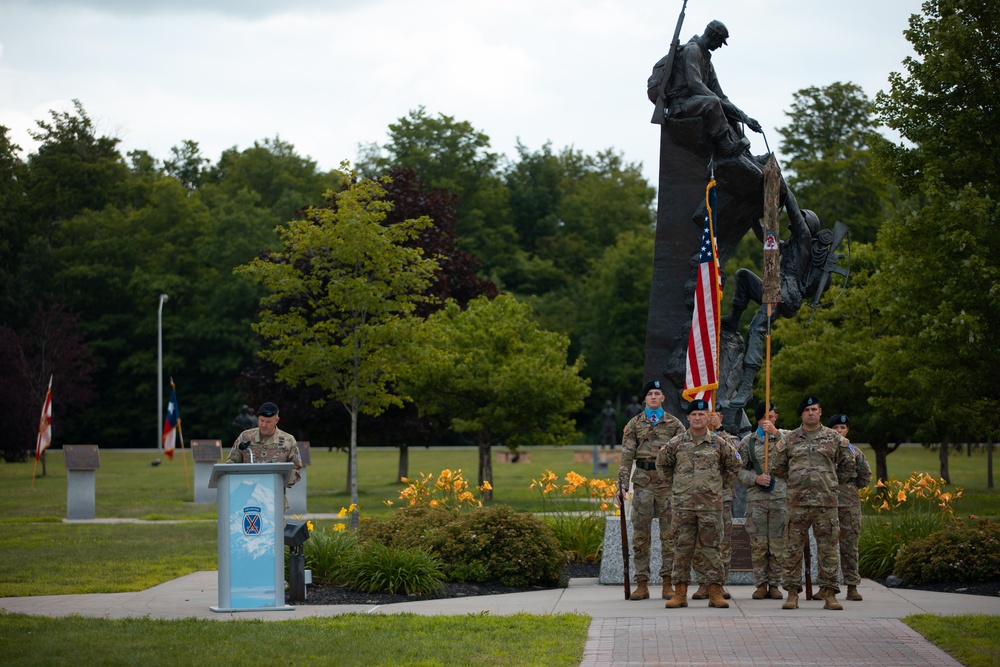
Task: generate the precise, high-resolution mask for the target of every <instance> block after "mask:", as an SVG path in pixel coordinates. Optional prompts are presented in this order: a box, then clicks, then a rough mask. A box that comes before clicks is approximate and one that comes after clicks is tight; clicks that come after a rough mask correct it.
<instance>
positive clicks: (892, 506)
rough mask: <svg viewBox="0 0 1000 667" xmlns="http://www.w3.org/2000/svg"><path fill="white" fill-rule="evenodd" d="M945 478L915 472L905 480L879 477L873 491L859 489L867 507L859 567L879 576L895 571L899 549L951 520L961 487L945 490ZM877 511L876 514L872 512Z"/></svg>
mask: <svg viewBox="0 0 1000 667" xmlns="http://www.w3.org/2000/svg"><path fill="white" fill-rule="evenodd" d="M944 485H945V482H944V480H943V479H935V478H934V477H932V476H931V475H929V474H927V473H918V472H915V473H913V474H912V475H910V477H909V478H907V479H905V480H897V479H893V478H889V479H887V480H879V481H878V482H877V483H876V484H875V488H874V490H873V489H871V488H864V489H860V494H861V503H862V507H863V508H867V512H866V516H865V517H864V518H863V519H862V523H861V537H860V539H859V540H858V569H859V572H860V574H861V576H863V577H869V578H871V579H877V578H879V577H884V576H885V575H887V574H890V573H892V571H893V568H894V567H895V564H896V558H897V556H898V554H899V550H900V549H901V548H902V547H903V546H904V545H907V544H911V543H913V542H915V541H916V540H920V539H922V538H925V537H927V536H928V535H930V534H931V533H934V532H936V531H938V530H940V529H941V528H943V527H944V526H946V525H948V524H949V523H951V522H952V520H953V516H954V508H953V506H952V505H953V503H954V502H955V501H957V500H959V499H961V497H962V488H961V487H955V490H954V491H946V490H945V488H944ZM872 512H874V514H872Z"/></svg>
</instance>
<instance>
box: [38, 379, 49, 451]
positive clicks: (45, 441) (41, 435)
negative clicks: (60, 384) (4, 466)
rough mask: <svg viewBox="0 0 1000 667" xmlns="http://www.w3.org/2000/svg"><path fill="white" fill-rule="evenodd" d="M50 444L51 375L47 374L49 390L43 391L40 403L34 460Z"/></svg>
mask: <svg viewBox="0 0 1000 667" xmlns="http://www.w3.org/2000/svg"><path fill="white" fill-rule="evenodd" d="M51 444H52V376H51V375H50V376H49V390H48V391H47V392H45V403H44V404H43V405H42V419H41V421H39V422H38V440H37V442H36V443H35V460H36V461H38V460H39V459H41V458H42V452H44V451H45V450H46V449H48V448H49V445H51Z"/></svg>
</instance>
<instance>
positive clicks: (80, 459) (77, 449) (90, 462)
mask: <svg viewBox="0 0 1000 667" xmlns="http://www.w3.org/2000/svg"><path fill="white" fill-rule="evenodd" d="M63 455H64V456H65V457H66V470H97V469H98V468H100V467H101V456H100V453H99V452H98V447H97V445H63Z"/></svg>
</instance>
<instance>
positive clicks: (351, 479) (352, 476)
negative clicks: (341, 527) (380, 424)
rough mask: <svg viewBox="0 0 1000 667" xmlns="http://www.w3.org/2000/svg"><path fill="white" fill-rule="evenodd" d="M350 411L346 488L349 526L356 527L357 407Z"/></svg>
mask: <svg viewBox="0 0 1000 667" xmlns="http://www.w3.org/2000/svg"><path fill="white" fill-rule="evenodd" d="M350 413H351V449H350V454H349V456H348V459H347V485H348V486H347V488H349V489H350V490H351V504H352V505H354V511H353V512H351V528H357V527H358V509H357V508H358V409H357V408H353V407H352V408H350Z"/></svg>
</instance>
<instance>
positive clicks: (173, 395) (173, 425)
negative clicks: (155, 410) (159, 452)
mask: <svg viewBox="0 0 1000 667" xmlns="http://www.w3.org/2000/svg"><path fill="white" fill-rule="evenodd" d="M179 419H180V410H179V409H178V407H177V391H176V390H175V389H174V388H173V387H171V388H170V402H169V403H167V416H166V417H165V418H164V419H163V453H164V454H166V455H167V458H168V459H170V460H171V461H173V460H174V449H176V448H177V421H178V420H179Z"/></svg>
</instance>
